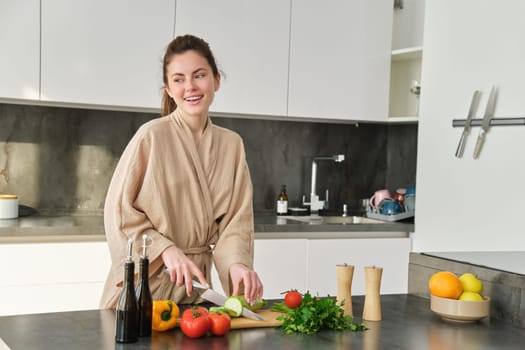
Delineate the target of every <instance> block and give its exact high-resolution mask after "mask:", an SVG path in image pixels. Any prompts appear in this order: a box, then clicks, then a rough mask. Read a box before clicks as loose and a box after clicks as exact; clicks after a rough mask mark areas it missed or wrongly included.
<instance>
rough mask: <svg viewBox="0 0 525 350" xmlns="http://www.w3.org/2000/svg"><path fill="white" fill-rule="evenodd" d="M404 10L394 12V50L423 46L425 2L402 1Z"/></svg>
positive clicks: (422, 0) (420, 0)
mask: <svg viewBox="0 0 525 350" xmlns="http://www.w3.org/2000/svg"><path fill="white" fill-rule="evenodd" d="M401 3H402V4H403V8H397V9H395V10H394V20H393V24H392V50H394V51H395V50H402V49H406V48H408V47H418V46H422V45H423V24H424V18H425V0H401Z"/></svg>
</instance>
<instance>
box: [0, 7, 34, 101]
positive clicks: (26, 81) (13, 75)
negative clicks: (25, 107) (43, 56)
mask: <svg viewBox="0 0 525 350" xmlns="http://www.w3.org/2000/svg"><path fill="white" fill-rule="evenodd" d="M0 47H1V48H2V49H1V50H2V54H0V98H15V99H30V100H37V99H38V98H39V93H40V90H39V79H40V68H39V64H40V52H39V51H40V1H39V0H26V1H1V2H0Z"/></svg>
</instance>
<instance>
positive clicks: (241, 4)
mask: <svg viewBox="0 0 525 350" xmlns="http://www.w3.org/2000/svg"><path fill="white" fill-rule="evenodd" d="M289 22H290V0H267V1H245V0H230V1H213V0H179V1H177V9H176V20H175V34H176V35H182V34H188V33H189V34H194V35H197V36H200V37H202V38H203V39H204V40H206V41H207V42H208V43H209V44H210V47H211V49H212V51H213V53H214V55H215V59H216V61H217V64H218V66H219V70H220V71H221V72H222V73H223V75H222V81H221V87H220V89H219V91H218V92H217V94H216V95H215V101H214V103H213V105H212V106H211V110H212V112H218V113H236V114H263V115H278V116H284V115H286V105H287V90H288V44H289Z"/></svg>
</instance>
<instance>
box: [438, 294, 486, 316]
mask: <svg viewBox="0 0 525 350" xmlns="http://www.w3.org/2000/svg"><path fill="white" fill-rule="evenodd" d="M430 310H432V311H433V312H434V313H436V314H438V315H439V316H440V317H441V318H442V319H444V320H447V321H454V322H476V321H479V320H482V319H484V318H485V317H488V316H489V310H490V298H489V297H483V300H482V301H466V300H456V299H447V298H440V297H437V296H435V295H430Z"/></svg>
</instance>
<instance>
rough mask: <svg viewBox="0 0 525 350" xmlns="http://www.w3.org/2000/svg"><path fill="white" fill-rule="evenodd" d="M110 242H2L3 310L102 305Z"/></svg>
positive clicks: (18, 311) (54, 309) (3, 312)
mask: <svg viewBox="0 0 525 350" xmlns="http://www.w3.org/2000/svg"><path fill="white" fill-rule="evenodd" d="M110 264H111V259H110V256H109V250H108V247H107V243H106V242H89V243H87V242H82V243H42V244H40V243H39V244H3V245H0V266H2V278H1V279H0V295H1V296H2V300H3V302H2V303H0V316H1V315H19V314H33V313H44V312H59V311H72V310H90V309H98V305H99V302H100V297H101V296H102V289H103V287H104V282H105V280H106V276H107V274H108V272H109V267H110Z"/></svg>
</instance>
